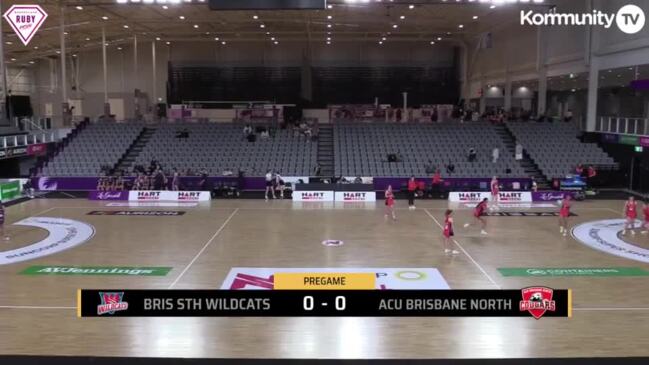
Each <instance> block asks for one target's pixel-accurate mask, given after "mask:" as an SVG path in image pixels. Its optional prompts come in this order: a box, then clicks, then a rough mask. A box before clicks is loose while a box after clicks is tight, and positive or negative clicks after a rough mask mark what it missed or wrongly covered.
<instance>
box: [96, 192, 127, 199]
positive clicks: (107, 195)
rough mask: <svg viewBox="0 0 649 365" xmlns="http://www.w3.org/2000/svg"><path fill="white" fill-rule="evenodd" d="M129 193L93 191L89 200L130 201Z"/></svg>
mask: <svg viewBox="0 0 649 365" xmlns="http://www.w3.org/2000/svg"><path fill="white" fill-rule="evenodd" d="M128 195H129V194H128V191H91V192H90V193H89V194H88V199H89V200H128Z"/></svg>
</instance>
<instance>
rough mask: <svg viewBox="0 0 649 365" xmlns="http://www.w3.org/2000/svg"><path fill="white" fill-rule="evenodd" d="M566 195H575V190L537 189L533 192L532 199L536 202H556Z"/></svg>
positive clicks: (572, 196)
mask: <svg viewBox="0 0 649 365" xmlns="http://www.w3.org/2000/svg"><path fill="white" fill-rule="evenodd" d="M566 196H570V197H571V198H574V197H575V192H574V191H535V192H532V200H533V201H535V202H554V201H557V200H562V199H563V198H565V197H566Z"/></svg>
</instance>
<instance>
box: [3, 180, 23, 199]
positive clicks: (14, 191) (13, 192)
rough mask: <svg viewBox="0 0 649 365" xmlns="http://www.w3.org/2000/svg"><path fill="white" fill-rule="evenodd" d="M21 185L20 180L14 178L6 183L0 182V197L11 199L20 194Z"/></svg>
mask: <svg viewBox="0 0 649 365" xmlns="http://www.w3.org/2000/svg"><path fill="white" fill-rule="evenodd" d="M21 190H22V185H21V184H20V181H18V180H14V181H10V182H7V183H0V199H1V200H7V199H13V198H16V197H18V196H19V195H20V192H21Z"/></svg>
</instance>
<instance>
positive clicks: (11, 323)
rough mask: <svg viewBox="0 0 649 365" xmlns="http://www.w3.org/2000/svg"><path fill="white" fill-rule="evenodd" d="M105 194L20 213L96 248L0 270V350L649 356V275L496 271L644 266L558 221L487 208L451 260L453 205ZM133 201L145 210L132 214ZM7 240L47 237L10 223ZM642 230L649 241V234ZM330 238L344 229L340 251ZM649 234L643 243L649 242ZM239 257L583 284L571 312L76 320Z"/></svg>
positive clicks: (614, 210)
mask: <svg viewBox="0 0 649 365" xmlns="http://www.w3.org/2000/svg"><path fill="white" fill-rule="evenodd" d="M105 204H106V203H104V202H90V201H85V200H74V199H70V200H54V199H37V200H32V201H29V202H26V203H23V204H20V205H16V206H12V207H9V208H8V223H12V222H15V221H18V220H20V219H22V218H26V217H30V216H47V217H65V218H70V219H76V220H80V221H84V222H88V223H90V224H92V225H93V226H94V227H95V229H96V234H95V236H94V237H93V238H92V239H91V241H90V242H88V243H86V244H83V245H80V246H78V247H75V248H73V249H70V250H67V251H64V252H61V253H59V254H56V255H52V256H48V257H44V258H41V259H37V260H32V261H27V262H22V263H16V264H10V265H0V278H1V279H0V354H31V355H89V356H153V357H218V358H231V357H242V358H349V359H352V358H502V357H504V358H511V357H525V358H529V357H574V356H580V357H590V356H606V357H608V356H649V346H647V343H649V283H648V280H649V278H648V277H597V278H579V277H563V278H547V279H535V278H524V277H503V276H501V275H500V274H499V272H498V271H497V268H499V267H588V266H590V267H642V268H645V269H649V265H647V264H644V263H641V262H636V261H631V260H627V259H623V258H619V257H616V256H612V255H608V254H606V253H602V252H599V251H595V250H593V249H590V248H588V247H586V246H584V245H582V244H580V243H577V242H576V241H574V240H573V239H572V238H571V237H567V238H564V237H561V236H560V235H559V233H558V229H557V223H556V218H530V217H518V218H514V217H506V218H505V217H498V218H488V220H489V223H490V226H489V232H490V234H489V236H486V237H484V236H480V235H479V234H478V233H479V232H477V231H476V230H475V229H468V230H464V229H461V228H459V226H460V225H461V223H463V222H464V221H466V220H467V219H469V217H470V212H469V211H468V210H463V211H458V212H457V215H456V222H457V226H458V228H457V229H456V237H455V238H456V239H457V242H458V243H459V244H460V245H461V246H462V248H463V249H464V250H465V251H466V252H464V253H462V254H460V255H458V256H457V257H449V256H446V255H444V253H443V252H442V246H441V238H442V237H441V232H440V227H439V225H438V223H437V222H436V221H435V220H437V221H441V220H442V219H443V210H444V209H446V202H442V201H423V202H419V203H418V209H417V210H416V211H409V210H407V209H403V208H405V207H406V206H405V203H404V202H403V201H399V202H398V207H399V208H401V209H399V210H398V211H397V213H398V221H397V222H385V221H384V219H383V206H382V204H380V203H378V204H377V205H376V206H351V207H348V208H344V209H338V208H334V207H332V206H330V205H325V204H315V205H294V204H293V203H292V202H290V201H271V202H267V203H265V202H263V201H254V200H240V201H235V200H230V201H214V202H213V203H212V204H210V205H208V206H201V207H195V208H137V209H144V210H157V209H172V210H185V211H187V213H186V215H184V216H181V217H174V218H168V217H166V218H160V217H133V218H129V217H115V216H90V215H86V213H88V212H89V211H91V210H97V209H109V210H110V209H115V210H123V209H125V208H112V207H106V206H105ZM621 207H622V202H620V201H588V202H583V203H578V204H576V206H575V209H574V211H575V212H576V213H577V214H578V216H577V217H574V218H572V222H571V223H572V224H576V223H580V222H585V221H592V220H597V219H605V218H619V217H620V215H621V214H620V212H619V211H620V210H621ZM131 209H135V208H131ZM7 228H8V231H9V232H10V233H11V234H12V236H13V238H12V240H11V241H10V242H0V245H2V249H0V251H5V250H6V249H10V248H15V247H20V246H23V245H28V244H30V243H31V242H34V241H36V240H39V239H42V238H43V237H44V235H45V234H46V233H45V232H44V231H42V230H40V229H38V228H30V227H16V226H11V225H8V226H7ZM643 237H644V238H640V237H637V238H636V242H637V244H641V245H644V246H645V247H647V246H649V245H647V241H649V237H646V236H643ZM323 239H341V240H344V241H345V245H344V246H342V247H336V248H328V247H325V246H323V245H321V243H320V242H321V241H322V240H323ZM643 240H644V241H643ZM33 265H79V266H111V265H115V266H170V267H173V270H172V271H171V272H170V273H169V275H167V276H164V277H102V276H24V275H19V274H18V273H19V272H20V271H22V270H23V269H24V268H26V267H29V266H33ZM231 267H431V268H437V269H439V270H440V272H441V273H442V275H443V276H444V278H445V279H446V281H447V282H448V283H449V285H450V286H451V288H455V289H461V288H485V289H492V288H511V289H518V288H521V287H524V286H529V285H547V286H551V287H555V288H572V289H573V290H574V306H575V312H574V316H573V318H571V319H554V318H543V319H541V320H538V321H537V320H534V319H531V318H495V319H487V318H473V319H472V318H455V319H451V318H153V319H143V318H113V319H105V318H97V319H88V318H82V319H80V318H76V316H75V309H74V306H75V305H76V303H75V291H76V289H77V288H131V289H135V288H152V289H166V288H188V289H189V288H219V287H220V285H221V283H222V281H223V280H224V278H225V276H226V275H227V273H228V272H229V270H230V268H231Z"/></svg>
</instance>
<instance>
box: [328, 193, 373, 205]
mask: <svg viewBox="0 0 649 365" xmlns="http://www.w3.org/2000/svg"><path fill="white" fill-rule="evenodd" d="M334 197H335V201H337V202H345V203H357V202H375V201H376V192H374V191H337V192H336V193H335V194H334Z"/></svg>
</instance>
